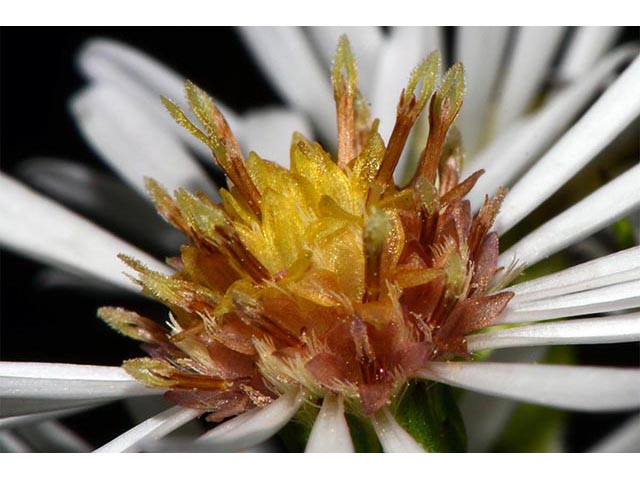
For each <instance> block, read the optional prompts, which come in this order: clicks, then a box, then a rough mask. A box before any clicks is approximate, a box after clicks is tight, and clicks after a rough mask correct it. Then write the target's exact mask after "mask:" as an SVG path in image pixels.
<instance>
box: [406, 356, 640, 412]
mask: <svg viewBox="0 0 640 480" xmlns="http://www.w3.org/2000/svg"><path fill="white" fill-rule="evenodd" d="M417 376H418V377H419V378H423V379H426V380H435V381H438V382H442V383H447V384H449V385H452V386H454V387H460V388H465V389H469V390H474V391H477V392H480V393H485V394H487V395H497V396H500V397H506V398H512V399H514V400H519V401H522V402H526V403H533V404H537V405H546V406H550V407H556V408H565V409H569V410H581V411H593V412H597V411H619V410H632V409H635V408H639V407H640V369H635V368H634V369H623V368H605V367H574V366H564V365H529V364H518V363H493V362H477V363H476V362H429V364H428V365H427V367H426V368H425V369H423V370H422V371H421V372H420V373H419V374H418V375H417Z"/></svg>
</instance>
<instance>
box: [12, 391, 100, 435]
mask: <svg viewBox="0 0 640 480" xmlns="http://www.w3.org/2000/svg"><path fill="white" fill-rule="evenodd" d="M107 401H108V399H107V400H101V399H98V400H91V399H73V398H71V399H69V398H62V399H60V398H53V399H52V398H20V397H18V398H13V397H10V398H6V397H3V396H2V395H0V428H4V427H3V425H4V424H5V423H8V424H11V423H13V420H12V419H16V420H15V421H16V422H18V423H20V420H19V419H18V417H25V418H24V419H23V420H25V421H30V420H29V419H28V418H27V417H28V416H29V415H44V416H46V415H48V416H50V417H51V418H55V417H57V416H62V415H65V414H66V413H64V412H67V411H73V410H78V411H79V409H83V410H87V409H90V408H96V407H99V406H100V405H102V404H104V403H105V402H107ZM5 421H6V422H5Z"/></svg>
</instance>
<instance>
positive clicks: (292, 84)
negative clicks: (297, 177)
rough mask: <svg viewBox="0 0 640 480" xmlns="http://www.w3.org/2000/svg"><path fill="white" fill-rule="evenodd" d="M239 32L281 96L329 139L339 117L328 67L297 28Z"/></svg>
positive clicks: (242, 29) (248, 29)
mask: <svg viewBox="0 0 640 480" xmlns="http://www.w3.org/2000/svg"><path fill="white" fill-rule="evenodd" d="M239 31H240V34H241V35H242V37H243V39H244V41H245V42H246V43H247V45H248V46H249V48H250V49H251V53H252V54H253V55H254V57H255V59H256V61H257V62H258V63H259V65H260V67H261V68H262V70H263V72H264V73H265V75H267V77H268V78H269V80H270V81H271V83H272V85H273V86H274V87H275V88H276V90H277V91H278V93H279V94H280V96H281V97H282V98H283V99H284V100H286V102H287V103H288V104H289V105H291V106H292V107H294V108H295V109H297V110H299V111H301V112H304V113H305V114H307V116H308V117H309V118H311V120H312V121H313V122H314V123H315V124H316V126H317V127H318V128H319V129H320V132H321V133H322V135H323V136H324V137H326V138H328V139H332V138H333V137H334V132H335V126H336V120H335V113H334V111H333V95H332V93H331V86H330V85H329V82H328V80H327V78H326V77H327V75H326V71H325V69H323V68H322V66H321V65H320V62H319V61H318V59H317V58H316V57H315V55H314V54H313V50H312V48H311V44H310V43H309V41H308V40H307V39H306V38H305V36H304V34H303V32H302V30H301V29H299V28H296V27H240V29H239Z"/></svg>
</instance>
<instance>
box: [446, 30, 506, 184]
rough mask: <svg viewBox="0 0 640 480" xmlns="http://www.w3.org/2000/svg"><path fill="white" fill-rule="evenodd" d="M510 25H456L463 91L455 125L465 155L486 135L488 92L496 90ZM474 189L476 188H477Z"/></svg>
mask: <svg viewBox="0 0 640 480" xmlns="http://www.w3.org/2000/svg"><path fill="white" fill-rule="evenodd" d="M509 31H510V27H469V26H466V27H459V28H457V29H456V55H455V60H456V61H457V62H462V63H463V65H464V72H465V77H466V78H465V84H466V92H465V95H464V107H463V108H462V110H461V111H460V115H459V117H458V120H457V121H456V125H457V126H458V128H460V132H461V134H462V138H463V140H464V148H465V151H466V152H467V155H469V156H473V154H474V153H475V152H476V151H477V150H478V147H479V146H480V143H481V142H482V140H483V138H482V135H484V134H486V133H487V132H486V126H487V123H488V122H489V113H490V112H489V106H490V100H491V94H492V93H493V91H494V90H495V87H496V80H497V78H498V73H499V72H500V68H501V62H502V59H503V56H504V52H505V48H506V46H507V39H508V38H509ZM476 188H477V187H476Z"/></svg>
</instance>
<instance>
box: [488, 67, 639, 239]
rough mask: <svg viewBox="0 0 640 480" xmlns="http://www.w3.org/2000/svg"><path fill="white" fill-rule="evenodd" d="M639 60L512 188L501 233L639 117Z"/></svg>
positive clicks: (499, 225) (502, 215)
mask: <svg viewBox="0 0 640 480" xmlns="http://www.w3.org/2000/svg"><path fill="white" fill-rule="evenodd" d="M639 83H640V58H636V59H635V60H634V61H633V63H632V64H631V65H630V66H629V67H628V68H627V69H626V70H625V71H624V72H623V73H622V74H621V75H620V76H619V77H618V79H617V80H616V81H615V82H614V83H613V84H612V85H611V86H610V87H609V88H608V89H607V91H606V92H604V93H603V94H602V96H601V97H600V98H599V99H598V100H597V101H596V103H595V104H594V105H593V106H592V107H591V108H590V109H589V110H588V111H587V112H586V113H585V114H584V115H583V116H582V117H581V118H580V120H578V122H577V123H576V124H575V125H574V126H573V127H572V128H571V129H570V130H569V131H568V132H567V133H566V134H565V135H564V136H563V137H562V138H561V139H560V140H559V141H558V143H556V144H555V145H554V146H553V147H552V148H551V149H550V150H549V151H548V152H547V153H546V154H545V155H544V156H543V157H542V158H541V159H540V160H539V161H538V162H537V163H536V164H535V165H534V166H533V167H532V168H531V169H530V170H529V171H528V172H527V173H526V174H525V175H524V176H523V177H522V178H521V179H520V181H519V182H518V183H516V185H515V186H514V187H513V188H512V189H511V191H510V192H509V195H507V198H506V199H505V201H504V203H503V205H502V210H501V212H500V215H499V216H498V218H497V219H496V224H495V230H496V231H497V232H498V233H499V234H502V233H504V232H506V231H507V230H509V229H510V228H511V227H513V226H514V225H515V224H516V223H518V222H519V221H520V220H522V219H523V218H524V217H525V216H526V215H527V214H528V213H529V212H531V211H532V210H533V209H534V208H536V207H537V206H538V205H540V204H541V203H542V202H543V201H544V200H546V199H547V198H548V197H549V196H551V195H552V194H553V193H554V192H555V191H556V190H558V189H559V188H560V187H561V186H562V185H563V184H564V183H565V182H566V181H567V180H569V179H570V178H571V177H573V176H574V175H575V174H576V173H577V172H578V171H579V170H580V169H581V168H582V167H584V166H585V165H586V164H587V163H588V162H589V161H590V160H591V159H593V158H594V157H595V156H596V155H597V154H598V153H599V152H600V151H601V150H602V149H603V148H604V147H606V146H607V145H608V144H609V143H610V142H611V141H612V140H613V139H614V138H615V137H616V135H618V134H619V133H620V132H622V131H623V130H624V129H625V128H626V127H627V125H629V123H630V122H631V121H632V120H633V119H634V118H635V117H637V116H638V114H640V89H638V87H637V86H638V84H639Z"/></svg>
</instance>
